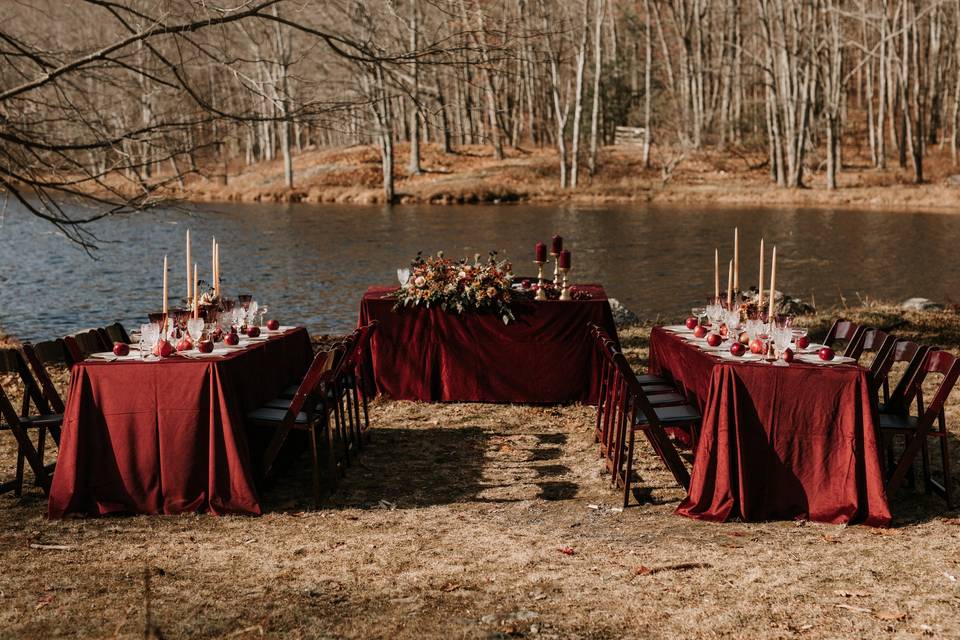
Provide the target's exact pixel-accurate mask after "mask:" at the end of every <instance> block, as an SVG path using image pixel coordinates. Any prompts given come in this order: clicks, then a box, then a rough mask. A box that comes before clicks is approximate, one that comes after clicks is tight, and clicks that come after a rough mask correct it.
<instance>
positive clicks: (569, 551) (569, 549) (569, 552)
mask: <svg viewBox="0 0 960 640" xmlns="http://www.w3.org/2000/svg"><path fill="white" fill-rule="evenodd" d="M557 551H559V552H560V553H562V554H563V555H565V556H572V555H574V554H575V553H576V551H574V549H573V547H557Z"/></svg>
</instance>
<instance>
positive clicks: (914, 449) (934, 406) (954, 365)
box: [880, 350, 960, 508]
mask: <svg viewBox="0 0 960 640" xmlns="http://www.w3.org/2000/svg"><path fill="white" fill-rule="evenodd" d="M931 373H932V374H939V375H941V376H943V378H942V379H941V380H940V384H939V385H938V386H937V389H936V391H935V392H934V393H933V396H932V398H931V400H930V403H929V404H928V405H927V406H926V407H924V401H923V388H922V387H923V383H924V380H925V379H926V378H927V376H928V375H929V374H931ZM958 378H960V358H957V357H956V356H954V355H952V354H950V353H948V352H946V351H935V350H931V351H928V352H927V354H926V355H925V356H924V359H923V363H922V364H921V365H920V367H919V368H918V369H917V370H916V371H915V372H914V374H913V377H912V378H911V379H910V382H909V383H908V386H907V390H906V394H905V400H906V402H907V406H909V405H910V403H913V402H914V401H915V404H916V409H917V414H916V415H915V416H914V415H910V414H909V412H907V413H904V414H895V413H883V414H880V433H881V436H882V438H883V445H884V446H885V447H888V448H892V446H893V438H894V436H895V435H903V436H904V437H905V443H904V451H903V453H902V454H901V456H900V459H899V461H898V462H897V464H896V467H894V468H893V472H892V473H891V474H890V478H889V480H888V481H887V495H892V494H893V493H894V492H895V491H896V490H897V489H898V488H899V487H900V484H901V483H902V482H903V480H904V478H905V477H906V475H907V472H908V471H909V470H910V469H911V468H912V466H913V464H914V460H915V459H916V457H917V453H921V454H922V463H923V480H924V489H925V490H926V491H927V492H930V491H931V490H932V491H934V492H936V493H938V494H940V495H941V496H943V498H944V499H945V500H946V501H947V507H948V508H952V507H953V500H952V495H951V493H952V492H951V481H950V453H949V446H948V444H949V443H948V442H947V438H948V432H947V424H946V414H945V411H944V405H945V404H946V401H947V397H948V396H949V395H950V392H951V391H952V390H953V387H954V385H955V384H956V382H957V379H958ZM930 437H934V438H937V439H938V441H939V442H940V460H941V468H942V471H943V484H940V483H939V482H937V481H936V480H934V478H933V477H932V474H931V473H930V456H929V453H928V450H927V439H928V438H930Z"/></svg>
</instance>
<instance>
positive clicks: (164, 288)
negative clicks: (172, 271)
mask: <svg viewBox="0 0 960 640" xmlns="http://www.w3.org/2000/svg"><path fill="white" fill-rule="evenodd" d="M163 315H164V316H166V315H167V256H163Z"/></svg>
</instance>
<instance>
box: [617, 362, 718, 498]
mask: <svg viewBox="0 0 960 640" xmlns="http://www.w3.org/2000/svg"><path fill="white" fill-rule="evenodd" d="M604 357H605V358H606V359H607V361H608V362H610V363H611V364H612V365H613V368H612V370H611V371H610V375H609V376H608V378H607V388H606V390H605V396H606V397H605V399H604V407H605V408H604V411H603V416H602V417H601V435H600V440H601V449H602V450H603V452H604V463H605V465H606V467H607V469H608V471H610V474H611V482H612V483H613V484H614V486H621V487H623V506H624V507H626V506H627V505H628V504H629V502H630V489H631V486H632V484H633V457H634V448H635V435H636V431H638V430H639V431H642V432H643V434H644V436H645V437H646V438H647V440H648V441H649V442H650V445H651V446H652V447H653V450H654V451H655V452H656V454H657V456H658V457H659V458H660V460H661V462H663V464H664V465H665V466H666V467H667V469H668V470H669V471H670V473H671V474H673V477H674V479H675V480H676V481H677V483H678V484H679V485H680V486H681V487H683V488H684V489H686V488H688V487H689V485H690V474H689V472H688V471H687V469H686V467H685V466H684V464H683V460H682V459H681V458H680V455H679V454H678V453H677V450H676V449H675V448H674V446H673V443H672V442H671V441H670V438H669V437H668V436H667V433H666V431H665V430H664V427H665V426H668V425H669V426H681V427H686V428H689V429H690V430H691V431H695V430H696V428H697V425H698V424H699V421H700V414H699V412H697V410H696V409H695V408H694V407H692V406H691V405H677V406H666V407H654V406H653V405H651V404H650V401H649V399H648V396H647V393H646V391H645V390H644V387H643V386H642V385H641V384H640V382H639V381H638V380H637V377H636V376H635V375H634V373H633V370H632V369H630V365H629V364H628V363H627V360H626V358H624V357H623V354H622V353H620V352H619V351H611V350H608V351H605V352H604Z"/></svg>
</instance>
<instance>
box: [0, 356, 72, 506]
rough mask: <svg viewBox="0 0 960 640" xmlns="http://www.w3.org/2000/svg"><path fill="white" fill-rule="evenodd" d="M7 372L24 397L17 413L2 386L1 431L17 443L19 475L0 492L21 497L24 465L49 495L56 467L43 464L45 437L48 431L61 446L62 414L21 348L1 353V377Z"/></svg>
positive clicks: (3, 484)
mask: <svg viewBox="0 0 960 640" xmlns="http://www.w3.org/2000/svg"><path fill="white" fill-rule="evenodd" d="M4 373H5V374H9V375H8V377H9V378H10V379H11V380H19V382H20V394H21V396H20V409H19V411H18V410H17V409H16V407H15V406H14V404H13V402H12V401H11V398H10V397H9V396H7V394H6V392H5V391H4V390H3V387H2V386H0V430H2V431H10V432H11V433H12V434H13V437H14V439H15V440H16V441H17V465H16V476H15V478H14V480H11V481H7V482H4V483H0V493H4V492H7V491H10V490H13V491H14V492H15V493H16V495H18V496H19V495H21V493H22V491H23V479H24V467H25V464H29V466H30V468H31V470H32V471H33V473H34V477H35V478H36V484H37V486H39V487H41V488H42V489H43V491H44V493H46V492H47V491H48V490H49V488H50V479H49V477H50V473H51V472H52V470H53V464H51V465H46V464H45V462H44V453H45V447H46V434H47V432H48V431H49V432H50V434H51V436H52V437H53V438H54V441H55V442H56V443H57V444H59V442H60V427H61V425H62V424H63V414H62V413H59V412H54V411H53V409H52V408H51V406H50V404H49V403H48V402H47V399H46V398H45V397H44V394H43V390H42V388H41V385H40V384H39V383H38V382H37V381H36V379H35V378H34V377H33V374H32V373H31V371H30V367H29V365H28V364H27V361H26V359H25V358H24V357H23V354H22V353H21V351H20V350H19V349H3V350H0V374H4ZM31 406H32V407H33V409H31ZM31 433H36V436H37V443H36V445H34V443H33V441H32V440H31V438H30V434H31Z"/></svg>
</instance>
